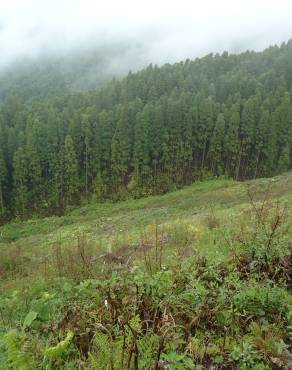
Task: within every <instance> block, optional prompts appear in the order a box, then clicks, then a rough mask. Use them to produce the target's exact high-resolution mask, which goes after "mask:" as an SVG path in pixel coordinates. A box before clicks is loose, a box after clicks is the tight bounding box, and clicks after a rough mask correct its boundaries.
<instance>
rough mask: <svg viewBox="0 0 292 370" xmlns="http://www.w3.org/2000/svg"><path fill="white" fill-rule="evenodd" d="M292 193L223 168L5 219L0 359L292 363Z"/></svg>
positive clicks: (106, 364)
mask: <svg viewBox="0 0 292 370" xmlns="http://www.w3.org/2000/svg"><path fill="white" fill-rule="evenodd" d="M291 196H292V182H291V174H286V175H283V176H280V177H277V178H275V179H273V181H272V180H266V179H262V180H256V181H252V182H250V183H249V184H242V183H236V182H233V181H230V180H226V179H217V180H210V181H206V182H202V183H197V184H194V185H193V186H191V187H188V188H185V189H182V190H180V191H177V192H173V193H170V194H167V195H164V196H161V197H152V198H145V199H141V200H137V201H128V202H123V203H119V204H107V203H106V204H100V205H97V204H89V205H86V206H84V207H81V208H78V209H75V210H72V211H71V212H69V213H68V214H67V215H66V216H64V217H60V218H55V217H54V218H48V219H43V220H32V221H30V222H26V223H19V224H17V223H14V224H10V225H6V226H4V227H2V228H1V242H2V244H1V250H0V253H1V255H0V256H1V259H0V277H1V284H0V292H1V296H0V369H1V370H2V369H3V370H4V369H5V370H6V369H23V370H26V369H27V370H28V369H101V370H102V369H125V370H126V369H211V368H212V369H254V370H256V369H257V370H260V369H290V368H291V366H292V347H291V343H292V295H291V291H292V280H291V279H292V276H291V275H292V274H291V272H292V257H291V251H292V217H291V210H292V201H291V200H292V198H291ZM96 224H98V226H96V227H95V228H94V229H93V225H96ZM60 235H63V237H61V236H60Z"/></svg>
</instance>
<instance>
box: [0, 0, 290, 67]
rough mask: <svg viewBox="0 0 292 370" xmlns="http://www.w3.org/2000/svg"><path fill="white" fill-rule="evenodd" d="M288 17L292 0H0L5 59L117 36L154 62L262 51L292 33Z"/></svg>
mask: <svg viewBox="0 0 292 370" xmlns="http://www.w3.org/2000/svg"><path fill="white" fill-rule="evenodd" d="M291 19H292V1H291V0H290V1H289V0H275V1H270V0H263V1H261V0H233V1H231V0H202V1H201V0H177V1H172V0H167V1H161V0H148V1H145V0H136V1H134V0H116V1H114V0H95V1H94V0H0V64H7V63H8V62H9V61H11V60H13V59H14V58H15V57H20V56H22V55H26V56H30V55H37V54H38V53H39V52H47V51H50V52H56V51H57V52H60V51H68V50H70V49H72V48H73V49H74V48H76V47H79V48H80V47H84V46H86V47H88V46H91V45H94V46H96V47H98V46H100V45H107V44H111V43H117V42H120V41H122V42H127V41H128V42H129V44H139V45H140V44H141V45H142V46H143V50H144V53H145V59H147V62H153V63H162V62H174V61H178V60H181V59H185V58H188V57H190V58H194V57H197V56H202V55H204V54H207V53H209V52H222V51H224V50H228V51H230V52H238V51H241V50H245V49H257V50H259V49H263V48H265V47H267V46H269V45H271V44H275V43H281V42H282V41H287V40H288V39H289V38H291V37H292V21H291ZM133 57H134V56H133Z"/></svg>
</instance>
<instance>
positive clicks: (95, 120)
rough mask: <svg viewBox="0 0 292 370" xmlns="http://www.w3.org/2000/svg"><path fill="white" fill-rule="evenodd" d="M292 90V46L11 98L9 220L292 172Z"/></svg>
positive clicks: (3, 171)
mask: <svg viewBox="0 0 292 370" xmlns="http://www.w3.org/2000/svg"><path fill="white" fill-rule="evenodd" d="M37 83H38V82H37V81H36V86H35V87H34V88H35V89H37V88H38V85H37ZM291 89H292V41H289V42H288V43H287V44H283V45H281V47H278V46H274V47H271V48H269V49H267V50H265V51H264V52H261V53H256V52H250V51H247V52H245V53H243V54H240V55H228V53H226V52H225V53H223V54H222V55H212V54H210V55H207V56H206V57H204V58H201V59H196V60H194V61H190V60H186V61H185V62H181V63H177V64H175V65H168V64H167V65H164V66H162V67H157V66H152V65H150V66H149V67H147V68H146V69H144V70H142V71H140V72H138V73H129V74H128V76H127V77H126V78H124V79H122V80H114V81H112V82H111V83H109V84H108V85H106V86H104V87H102V88H99V89H97V90H95V91H89V92H82V93H72V94H67V95H63V96H56V97H48V98H46V99H43V100H41V101H32V102H29V101H27V100H25V99H23V97H19V96H10V97H7V99H6V101H5V104H3V106H2V107H1V111H0V215H1V217H0V218H1V220H2V222H3V221H6V220H8V219H10V218H11V217H14V216H19V217H21V218H26V217H28V216H31V215H33V214H40V215H49V214H53V213H62V212H63V211H64V209H65V208H66V206H68V205H71V204H77V203H78V202H80V201H81V200H82V199H85V198H90V197H92V196H93V197H94V198H96V199H100V200H102V199H108V198H110V199H123V198H125V197H127V196H134V197H139V196H142V195H148V194H159V193H164V192H166V191H168V190H170V189H172V188H174V187H175V186H183V185H185V184H189V183H191V182H193V181H195V180H196V179H199V178H202V177H204V176H209V175H215V176H218V175H226V176H230V177H233V178H236V179H248V178H255V177H261V176H270V175H274V174H277V173H279V172H281V171H286V170H287V169H289V168H291V163H292V160H291V159H292V150H291V149H292V103H291V98H292V90H291ZM16 92H17V91H16Z"/></svg>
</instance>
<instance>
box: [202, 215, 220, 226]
mask: <svg viewBox="0 0 292 370" xmlns="http://www.w3.org/2000/svg"><path fill="white" fill-rule="evenodd" d="M205 224H206V226H207V227H208V229H209V230H213V229H217V228H218V227H220V225H221V221H220V219H219V217H217V216H216V215H215V214H214V212H210V213H208V214H207V215H206V216H205Z"/></svg>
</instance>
